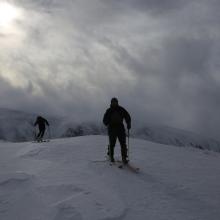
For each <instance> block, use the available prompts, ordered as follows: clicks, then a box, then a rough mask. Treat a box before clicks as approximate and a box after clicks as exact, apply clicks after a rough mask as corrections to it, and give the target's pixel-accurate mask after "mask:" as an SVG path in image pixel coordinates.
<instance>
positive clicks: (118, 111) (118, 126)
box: [103, 98, 131, 164]
mask: <svg viewBox="0 0 220 220" xmlns="http://www.w3.org/2000/svg"><path fill="white" fill-rule="evenodd" d="M124 119H125V121H126V124H127V129H128V130H129V129H131V117H130V115H129V113H128V112H127V111H126V110H125V109H124V108H123V107H121V106H120V105H119V104H118V99H117V98H112V99H111V105H110V108H109V109H107V111H106V112H105V114H104V117H103V123H104V124H105V126H107V127H108V136H109V150H108V155H109V157H110V161H111V162H115V159H114V148H115V144H116V141H117V138H118V140H119V142H120V145H121V157H122V162H123V163H124V164H127V163H128V158H127V145H126V134H125V128H124V124H123V120H124Z"/></svg>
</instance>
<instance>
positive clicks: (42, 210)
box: [0, 136, 220, 220]
mask: <svg viewBox="0 0 220 220" xmlns="http://www.w3.org/2000/svg"><path fill="white" fill-rule="evenodd" d="M106 142H107V137H105V136H84V137H75V138H68V139H57V140H52V141H51V142H49V143H41V144H37V143H30V142H29V143H28V142H26V143H0V219H2V220H15V219H16V220H145V219H148V220H171V219H173V220H207V219H210V220H219V219H220V210H219V204H220V187H219V182H220V155H219V153H215V152H210V151H200V150H198V149H195V148H177V147H173V146H167V147H164V146H163V145H160V144H154V143H151V142H148V141H145V140H138V139H131V141H130V143H131V149H132V151H131V154H130V156H131V161H132V163H133V164H135V165H136V166H138V167H140V169H141V171H140V173H139V174H136V173H133V172H131V171H130V170H128V169H122V170H121V169H119V168H117V166H109V164H108V163H107V162H101V161H102V160H103V158H104V155H105V153H106V147H105V146H106ZM116 155H119V147H118V146H117V148H116ZM118 158H119V156H118Z"/></svg>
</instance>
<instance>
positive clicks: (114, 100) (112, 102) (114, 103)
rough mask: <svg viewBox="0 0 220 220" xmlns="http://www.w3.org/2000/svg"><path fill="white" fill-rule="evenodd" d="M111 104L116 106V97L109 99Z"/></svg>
mask: <svg viewBox="0 0 220 220" xmlns="http://www.w3.org/2000/svg"><path fill="white" fill-rule="evenodd" d="M111 106H113V107H114V106H118V99H117V98H115V97H114V98H112V99H111Z"/></svg>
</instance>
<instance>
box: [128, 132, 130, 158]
mask: <svg viewBox="0 0 220 220" xmlns="http://www.w3.org/2000/svg"><path fill="white" fill-rule="evenodd" d="M129 136H130V132H129V129H128V161H130V152H129V150H130V149H129V145H130V143H129Z"/></svg>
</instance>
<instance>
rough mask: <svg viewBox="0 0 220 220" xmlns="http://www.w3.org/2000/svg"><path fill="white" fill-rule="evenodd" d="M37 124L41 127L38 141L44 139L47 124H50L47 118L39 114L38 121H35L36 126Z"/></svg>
mask: <svg viewBox="0 0 220 220" xmlns="http://www.w3.org/2000/svg"><path fill="white" fill-rule="evenodd" d="M37 125H38V128H39V133H38V135H37V137H36V139H37V141H42V140H43V137H44V133H45V129H46V125H47V126H49V123H48V121H47V120H46V119H45V118H43V117H41V116H38V117H37V119H36V122H35V123H34V126H37Z"/></svg>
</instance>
